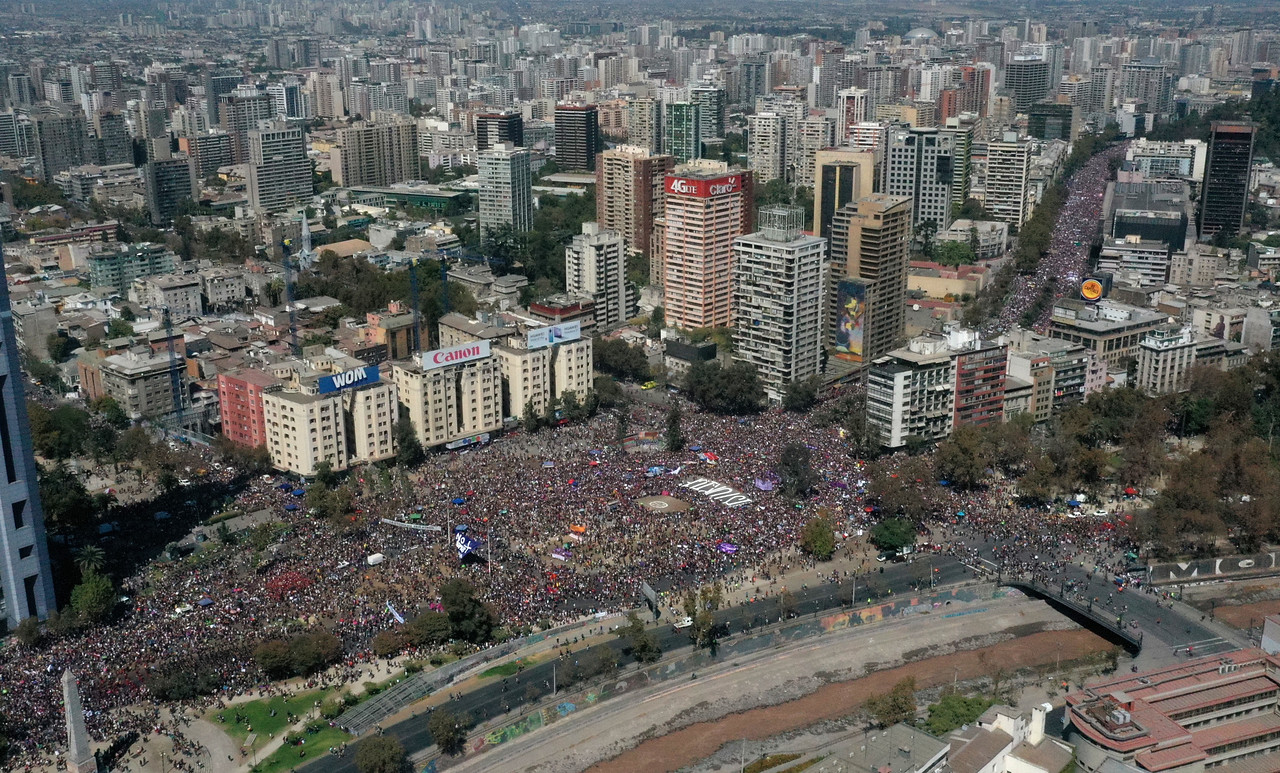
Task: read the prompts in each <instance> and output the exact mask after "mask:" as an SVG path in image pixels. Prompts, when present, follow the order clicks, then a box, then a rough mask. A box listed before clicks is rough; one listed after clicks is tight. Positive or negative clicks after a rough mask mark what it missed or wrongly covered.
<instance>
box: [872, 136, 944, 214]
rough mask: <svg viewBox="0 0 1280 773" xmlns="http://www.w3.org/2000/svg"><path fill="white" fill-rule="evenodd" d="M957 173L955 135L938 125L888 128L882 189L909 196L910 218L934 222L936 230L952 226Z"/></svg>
mask: <svg viewBox="0 0 1280 773" xmlns="http://www.w3.org/2000/svg"><path fill="white" fill-rule="evenodd" d="M959 184H960V180H959V178H958V176H957V175H956V148H955V137H954V136H953V135H952V134H949V133H946V132H942V131H940V130H939V129H938V128H937V127H928V128H912V129H894V130H892V131H890V132H889V152H888V158H887V159H886V161H885V185H884V191H885V193H887V194H889V195H890V196H909V197H911V199H912V202H913V204H912V212H911V221H912V222H913V223H915V224H916V225H920V224H922V223H927V222H933V223H934V225H936V226H937V230H938V232H942V231H945V230H947V229H948V228H950V227H951V219H952V218H951V205H952V202H953V201H954V199H955V187H956V186H957V185H959Z"/></svg>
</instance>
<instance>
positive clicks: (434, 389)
mask: <svg viewBox="0 0 1280 773" xmlns="http://www.w3.org/2000/svg"><path fill="white" fill-rule="evenodd" d="M392 370H393V380H394V381H395V386H396V392H397V396H398V398H399V400H400V404H401V405H403V406H405V408H406V409H407V410H408V413H409V420H410V421H411V422H412V423H413V428H414V431H415V432H416V434H417V436H418V442H420V443H422V445H423V446H424V447H427V448H430V447H432V446H439V445H444V444H446V443H450V442H453V441H455V440H461V439H463V438H466V437H469V436H472V435H479V434H481V433H485V432H493V431H495V430H497V429H499V428H501V426H502V368H501V365H500V364H499V361H498V358H497V357H495V356H493V353H492V351H491V348H490V344H489V342H488V341H477V342H473V343H465V344H461V345H459V346H453V347H449V348H445V349H436V350H434V351H430V352H420V353H418V354H417V355H415V356H414V358H413V359H412V360H410V361H407V362H398V363H395V364H394V365H393V369H392Z"/></svg>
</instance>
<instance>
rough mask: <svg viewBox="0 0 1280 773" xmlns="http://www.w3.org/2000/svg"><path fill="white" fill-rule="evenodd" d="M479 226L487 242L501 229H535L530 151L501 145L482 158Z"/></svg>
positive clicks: (519, 231) (507, 143) (481, 156)
mask: <svg viewBox="0 0 1280 773" xmlns="http://www.w3.org/2000/svg"><path fill="white" fill-rule="evenodd" d="M479 171H480V197H479V208H478V209H479V224H480V233H481V235H482V236H483V237H484V238H486V239H487V238H488V235H489V233H490V232H491V231H493V230H494V229H496V228H498V227H500V226H511V228H512V229H513V230H515V231H516V232H518V233H524V232H525V231H528V230H529V229H530V228H533V173H532V172H531V171H530V168H529V151H527V150H525V149H524V148H518V147H516V146H515V145H512V144H511V143H509V142H500V143H498V144H497V145H494V146H493V147H492V148H489V149H488V150H486V151H484V152H483V153H481V154H480V170H479Z"/></svg>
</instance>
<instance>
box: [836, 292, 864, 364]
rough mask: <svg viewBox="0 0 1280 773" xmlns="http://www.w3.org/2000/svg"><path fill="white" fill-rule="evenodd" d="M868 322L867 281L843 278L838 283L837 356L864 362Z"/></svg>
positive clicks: (851, 360)
mask: <svg viewBox="0 0 1280 773" xmlns="http://www.w3.org/2000/svg"><path fill="white" fill-rule="evenodd" d="M866 324H867V283H866V282H863V281H861V280H859V279H841V280H840V281H839V282H838V283H837V284H836V356H837V357H839V358H840V359H842V360H849V361H850V362H862V361H863V358H862V336H863V333H864V332H865V330H866Z"/></svg>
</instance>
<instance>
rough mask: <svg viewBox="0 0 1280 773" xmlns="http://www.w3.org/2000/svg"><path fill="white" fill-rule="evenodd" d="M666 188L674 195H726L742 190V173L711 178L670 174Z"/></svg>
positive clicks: (703, 197)
mask: <svg viewBox="0 0 1280 773" xmlns="http://www.w3.org/2000/svg"><path fill="white" fill-rule="evenodd" d="M666 189H667V193H670V194H672V195H673V196H696V197H697V198H700V199H707V198H711V197H712V196H724V195H727V194H730V193H737V192H738V191H740V190H742V175H740V174H729V175H725V176H724V177H713V178H711V179H709V180H704V179H702V178H697V177H693V178H690V177H676V176H675V175H669V176H668V177H667V180H666Z"/></svg>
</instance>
